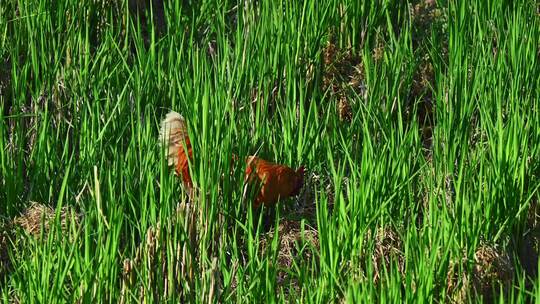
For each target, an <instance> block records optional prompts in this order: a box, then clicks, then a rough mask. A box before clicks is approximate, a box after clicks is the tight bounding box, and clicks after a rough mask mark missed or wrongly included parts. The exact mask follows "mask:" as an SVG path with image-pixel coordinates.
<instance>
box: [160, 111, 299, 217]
mask: <svg viewBox="0 0 540 304" xmlns="http://www.w3.org/2000/svg"><path fill="white" fill-rule="evenodd" d="M160 142H161V144H162V145H163V146H165V148H166V149H167V159H168V164H169V166H172V165H174V166H175V169H176V170H175V171H176V174H178V175H180V176H181V178H182V182H183V183H184V185H185V186H186V187H187V188H188V190H191V189H192V188H193V183H192V180H191V176H190V174H189V166H188V159H189V161H191V160H192V159H193V150H192V147H191V142H190V140H189V136H188V132H187V125H186V121H185V119H184V117H182V115H180V114H178V113H176V112H172V111H171V112H170V113H169V114H167V116H166V117H165V119H164V120H163V121H162V122H161V130H160ZM186 151H187V152H186ZM236 159H237V157H236V156H235V155H233V160H232V161H233V163H236V162H235V160H236ZM245 182H246V184H248V185H252V186H253V185H254V186H257V187H260V190H259V192H258V194H257V196H256V198H255V201H254V207H259V206H260V205H261V204H264V205H265V206H267V207H268V206H271V205H273V204H275V203H277V202H278V200H280V199H285V198H288V197H291V196H296V195H298V194H299V193H300V190H301V189H302V186H303V184H304V167H300V168H298V170H293V169H291V168H289V167H287V166H285V165H279V164H275V163H272V162H269V161H266V160H263V159H261V158H258V157H255V156H249V157H248V158H247V160H246V171H245Z"/></svg>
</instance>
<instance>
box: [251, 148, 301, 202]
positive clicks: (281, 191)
mask: <svg viewBox="0 0 540 304" xmlns="http://www.w3.org/2000/svg"><path fill="white" fill-rule="evenodd" d="M303 176H304V168H303V167H300V168H299V169H298V170H297V171H295V170H293V169H291V168H289V167H287V166H285V165H279V164H275V163H271V162H269V161H266V160H264V159H261V158H258V157H255V156H250V157H248V159H247V167H246V181H247V182H248V183H249V184H252V185H253V184H255V185H258V186H259V187H260V191H259V193H258V195H257V197H256V198H255V204H254V205H255V207H259V206H260V205H261V204H264V205H265V206H267V207H268V206H271V205H274V204H275V203H277V202H278V200H280V199H285V198H288V197H291V196H296V195H298V194H299V193H300V189H301V188H302V184H303V182H304V179H303Z"/></svg>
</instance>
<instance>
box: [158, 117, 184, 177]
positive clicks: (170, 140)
mask: <svg viewBox="0 0 540 304" xmlns="http://www.w3.org/2000/svg"><path fill="white" fill-rule="evenodd" d="M188 138H189V137H188V132H187V125H186V120H185V119H184V117H183V116H182V115H180V113H177V112H174V111H171V112H169V113H168V114H167V116H165V119H163V120H162V121H161V128H160V130H159V142H160V144H161V146H163V147H165V149H167V150H166V153H167V162H168V164H169V166H172V165H175V166H176V165H177V164H178V151H179V150H180V148H182V145H183V144H184V141H185V140H186V139H188Z"/></svg>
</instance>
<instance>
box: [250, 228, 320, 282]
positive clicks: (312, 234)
mask: <svg viewBox="0 0 540 304" xmlns="http://www.w3.org/2000/svg"><path fill="white" fill-rule="evenodd" d="M277 233H278V249H277V250H278V252H277V265H276V266H277V268H278V274H277V283H278V286H291V285H292V286H293V288H294V286H296V288H297V287H298V285H299V282H297V281H296V280H294V279H292V278H291V277H290V276H289V274H288V272H287V271H286V270H287V269H290V268H291V267H293V265H294V263H295V262H296V263H298V262H300V261H301V263H309V262H310V261H311V260H312V259H313V258H315V257H316V256H315V255H314V251H313V250H312V249H315V250H317V248H319V237H318V233H317V230H315V229H314V228H313V227H310V226H309V225H307V224H305V225H304V230H303V231H302V224H301V222H298V221H291V220H285V219H283V220H281V221H280V223H279V226H278V231H277ZM274 237H275V229H274V228H272V229H271V230H270V231H269V232H267V233H266V234H265V235H264V237H263V238H262V239H261V242H260V248H261V252H266V251H267V249H268V246H270V244H271V243H272V241H273V239H274ZM288 283H290V284H291V285H288Z"/></svg>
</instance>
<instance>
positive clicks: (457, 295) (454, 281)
mask: <svg viewBox="0 0 540 304" xmlns="http://www.w3.org/2000/svg"><path fill="white" fill-rule="evenodd" d="M467 264H468V261H467V259H466V258H462V259H461V260H454V261H451V263H450V266H449V269H448V274H447V295H448V301H449V302H452V303H464V302H466V301H467V299H468V298H473V297H478V296H481V297H482V298H483V299H484V301H487V302H488V303H489V302H492V301H494V300H495V299H497V297H498V296H499V293H498V291H499V285H502V287H503V290H504V291H507V290H508V289H509V288H510V287H511V284H512V280H513V278H514V267H513V264H512V261H511V260H510V256H509V255H508V254H507V253H506V252H503V251H501V250H500V249H499V248H497V247H495V246H490V245H487V244H481V245H480V246H479V247H478V248H477V249H476V251H475V253H474V256H473V261H472V267H471V268H470V269H471V270H470V271H469V270H468V269H469V268H468V265H467Z"/></svg>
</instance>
